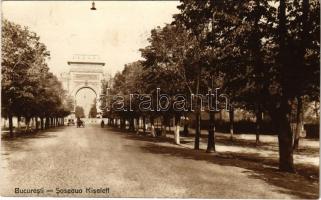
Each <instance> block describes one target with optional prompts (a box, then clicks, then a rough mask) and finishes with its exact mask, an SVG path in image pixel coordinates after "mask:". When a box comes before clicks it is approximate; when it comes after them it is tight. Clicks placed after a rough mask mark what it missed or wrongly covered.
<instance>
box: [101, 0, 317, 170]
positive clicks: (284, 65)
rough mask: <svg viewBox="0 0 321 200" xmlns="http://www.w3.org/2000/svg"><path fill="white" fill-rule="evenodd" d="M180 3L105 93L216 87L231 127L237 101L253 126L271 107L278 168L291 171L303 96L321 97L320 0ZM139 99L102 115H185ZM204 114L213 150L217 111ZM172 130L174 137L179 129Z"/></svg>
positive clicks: (191, 91)
mask: <svg viewBox="0 0 321 200" xmlns="http://www.w3.org/2000/svg"><path fill="white" fill-rule="evenodd" d="M178 8H179V10H180V13H179V14H177V15H175V16H174V21H173V22H172V23H171V24H168V25H166V26H165V27H163V28H160V27H158V28H156V29H154V30H152V31H151V37H150V38H149V39H148V41H149V43H150V45H149V46H147V47H145V48H144V49H141V53H142V57H143V58H144V60H142V61H137V62H134V63H131V64H128V65H126V66H125V69H124V70H123V71H122V72H121V73H117V74H116V76H115V77H114V84H113V87H112V89H111V91H110V92H109V94H120V95H124V99H123V100H124V102H126V103H125V107H126V106H127V107H128V106H129V101H130V99H129V94H134V93H138V94H153V95H152V96H153V97H156V93H157V88H161V89H162V92H164V93H166V94H169V95H171V96H172V97H174V95H175V94H177V93H180V94H185V95H186V98H188V97H189V96H190V94H195V95H198V94H205V93H207V91H208V90H212V91H213V90H215V88H220V89H221V90H222V92H223V93H225V94H227V95H228V97H229V101H230V104H229V105H230V106H229V113H230V119H231V129H233V123H232V122H233V114H234V109H235V108H244V109H247V110H249V111H252V112H253V113H255V114H256V118H257V124H258V132H259V130H260V126H259V125H260V122H261V121H262V118H261V116H262V113H263V112H264V113H268V114H269V116H270V117H271V120H272V123H273V125H274V129H275V132H276V133H277V134H278V142H279V168H280V170H284V171H290V172H293V171H294V164H293V147H294V146H296V145H297V144H298V141H299V132H300V130H301V129H302V102H303V100H304V101H308V102H312V101H316V102H319V81H320V69H319V64H320V63H319V60H320V54H319V53H320V52H319V49H320V40H319V37H320V21H319V20H320V12H319V10H320V4H319V1H318V0H278V1H274V0H273V1H272V0H251V1H245V0H240V1H229V0H221V1H212V0H204V1H191V0H181V4H180V5H179V7H178ZM105 87H106V85H105ZM106 92H107V91H106V89H103V93H106ZM111 101H117V99H116V100H115V99H114V100H111ZM187 102H190V101H187ZM138 103H139V101H137V103H136V104H135V101H134V103H132V104H133V105H132V109H133V111H131V112H128V110H129V109H127V111H113V110H111V111H109V112H106V111H105V113H104V115H109V116H110V117H111V118H118V119H120V121H121V124H122V127H124V124H125V121H129V124H130V129H132V127H133V124H134V119H139V117H143V119H144V120H145V118H146V117H149V118H150V121H151V123H152V124H153V119H155V117H162V118H163V119H164V123H166V121H168V120H167V119H169V118H171V117H175V118H176V120H175V121H176V124H177V125H179V123H178V122H179V119H180V118H181V116H184V115H186V112H182V111H180V112H177V111H175V110H173V109H169V110H168V111H166V112H162V111H160V112H157V111H156V109H154V111H153V112H142V111H141V110H140V109H138ZM102 106H103V107H104V106H105V105H102ZM187 112H188V111H187ZM193 113H194V114H195V119H196V134H195V149H199V137H200V116H201V110H200V103H198V104H197V105H196V107H195V109H194V111H193ZM208 114H209V119H210V120H209V128H208V129H209V131H208V149H207V150H208V152H211V151H213V150H215V136H214V134H215V111H209V112H208ZM293 116H295V118H294V119H295V120H294V121H295V122H296V124H297V126H296V130H294V131H293V129H292V128H291V123H292V122H293ZM176 130H177V129H176ZM175 132H176V134H175V135H176V138H177V134H179V129H178V131H175ZM178 137H179V135H178ZM177 142H179V140H178V141H177Z"/></svg>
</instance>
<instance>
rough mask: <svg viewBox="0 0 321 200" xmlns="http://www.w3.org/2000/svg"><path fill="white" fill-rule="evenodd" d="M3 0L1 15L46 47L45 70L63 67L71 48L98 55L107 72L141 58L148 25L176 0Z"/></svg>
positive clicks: (166, 18)
mask: <svg viewBox="0 0 321 200" xmlns="http://www.w3.org/2000/svg"><path fill="white" fill-rule="evenodd" d="M91 3H92V2H91V1H78V2H77V1H42V2H41V1H4V2H2V13H3V18H5V19H8V20H10V21H13V22H15V23H18V24H20V25H23V26H28V27H29V28H30V30H31V31H33V32H36V33H37V34H38V35H39V36H40V40H41V42H43V43H44V44H45V45H46V46H47V48H48V50H49V51H50V54H51V56H50V57H51V58H50V60H49V61H48V64H49V67H50V70H51V71H52V72H53V73H55V74H56V75H59V74H60V73H62V72H67V71H68V65H67V61H68V60H70V58H71V57H72V56H73V55H74V54H88V55H99V57H100V60H102V61H104V62H106V68H105V70H106V72H109V73H110V74H111V75H113V74H115V72H117V71H121V70H122V69H123V67H124V64H127V63H130V62H134V61H136V60H138V59H141V56H140V52H139V48H143V47H145V46H147V45H148V42H147V38H148V37H149V35H150V31H151V29H153V28H156V27H157V26H161V27H162V26H164V25H165V24H166V23H170V22H172V20H173V18H172V15H173V14H176V13H178V12H179V11H178V9H177V8H176V7H177V5H179V2H178V1H119V2H116V1H96V2H95V4H96V8H97V10H95V11H92V10H90V7H91Z"/></svg>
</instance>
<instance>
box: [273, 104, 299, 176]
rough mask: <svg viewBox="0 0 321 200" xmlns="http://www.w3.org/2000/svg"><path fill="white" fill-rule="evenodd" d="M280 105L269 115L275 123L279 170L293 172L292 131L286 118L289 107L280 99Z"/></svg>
mask: <svg viewBox="0 0 321 200" xmlns="http://www.w3.org/2000/svg"><path fill="white" fill-rule="evenodd" d="M282 101H283V102H282V103H281V105H280V107H279V108H278V109H277V110H276V111H275V112H274V113H273V114H272V115H271V116H272V120H273V123H274V124H275V126H276V127H275V128H276V131H277V133H278V140H279V169H280V170H281V171H287V172H294V165H293V147H292V142H293V141H292V136H293V135H292V131H291V125H290V120H289V118H288V114H289V112H288V111H289V110H290V107H289V105H288V103H287V101H286V99H285V100H282Z"/></svg>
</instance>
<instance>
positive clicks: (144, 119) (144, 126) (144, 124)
mask: <svg viewBox="0 0 321 200" xmlns="http://www.w3.org/2000/svg"><path fill="white" fill-rule="evenodd" d="M143 132H144V134H145V133H146V117H145V116H143Z"/></svg>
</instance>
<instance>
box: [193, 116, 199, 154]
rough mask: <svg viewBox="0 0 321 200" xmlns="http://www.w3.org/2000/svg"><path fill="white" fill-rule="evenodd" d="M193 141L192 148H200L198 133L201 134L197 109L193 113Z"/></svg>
mask: <svg viewBox="0 0 321 200" xmlns="http://www.w3.org/2000/svg"><path fill="white" fill-rule="evenodd" d="M195 123H196V124H195V143H194V149H195V150H199V149H200V135H201V113H200V112H199V111H197V112H196V114H195Z"/></svg>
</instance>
